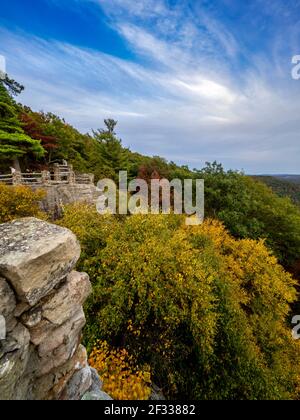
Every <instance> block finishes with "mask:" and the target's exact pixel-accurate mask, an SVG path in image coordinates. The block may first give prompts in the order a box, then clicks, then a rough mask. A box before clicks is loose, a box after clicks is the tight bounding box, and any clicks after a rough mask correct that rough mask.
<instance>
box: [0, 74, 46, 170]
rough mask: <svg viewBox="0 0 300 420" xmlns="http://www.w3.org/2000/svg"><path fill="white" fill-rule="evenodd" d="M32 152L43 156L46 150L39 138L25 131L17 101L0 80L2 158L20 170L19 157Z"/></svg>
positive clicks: (0, 142) (0, 148)
mask: <svg viewBox="0 0 300 420" xmlns="http://www.w3.org/2000/svg"><path fill="white" fill-rule="evenodd" d="M30 153H31V154H33V155H35V156H36V157H42V156H43V155H44V153H45V150H44V149H43V147H42V146H41V142H40V141H39V140H34V139H32V138H31V137H29V136H27V135H26V134H25V133H24V130H23V129H22V125H21V122H20V121H19V119H18V111H17V106H16V103H15V101H14V100H13V99H12V97H11V96H10V94H9V93H8V91H7V90H6V88H5V87H4V84H3V82H1V81H0V160H2V161H3V160H4V161H9V162H11V163H12V164H13V165H14V167H15V168H16V169H17V170H20V164H19V158H22V157H24V156H25V155H26V154H30Z"/></svg>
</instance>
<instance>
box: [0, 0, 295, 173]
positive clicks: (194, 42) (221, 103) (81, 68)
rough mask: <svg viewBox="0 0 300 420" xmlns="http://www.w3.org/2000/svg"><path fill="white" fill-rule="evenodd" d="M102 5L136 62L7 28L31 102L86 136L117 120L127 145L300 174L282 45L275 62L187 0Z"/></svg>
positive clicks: (7, 50)
mask: <svg viewBox="0 0 300 420" xmlns="http://www.w3.org/2000/svg"><path fill="white" fill-rule="evenodd" d="M51 1H53V0H51ZM85 1H87V0H80V1H77V2H75V0H73V7H76V3H77V4H79V3H80V8H81V10H83V8H84V5H83V3H84V2H85ZM94 3H96V4H97V5H96V6H97V7H99V6H100V7H101V8H102V10H103V11H104V13H106V15H107V17H108V19H109V25H110V26H111V27H112V28H113V29H114V30H115V31H116V32H118V33H119V34H120V35H121V36H122V37H123V39H124V41H125V42H126V43H127V44H128V46H129V47H130V49H131V50H132V51H133V52H134V53H135V54H136V59H135V60H131V61H130V60H125V59H122V58H119V57H116V56H112V55H108V54H104V53H102V52H101V51H96V50H90V49H85V48H79V47H77V46H75V45H70V44H66V43H62V42H57V41H55V40H48V41H46V40H43V39H40V38H35V37H33V36H31V35H30V34H26V33H21V32H20V33H11V32H10V31H8V30H5V29H2V30H1V31H0V41H1V49H0V53H1V54H3V55H5V56H6V57H7V60H8V70H9V71H10V73H11V74H12V75H13V76H14V77H15V78H16V79H17V80H19V81H21V82H22V83H24V84H25V85H26V87H27V89H26V92H25V93H24V94H23V95H22V98H21V100H22V102H24V103H27V104H29V105H30V106H32V107H33V108H34V109H41V108H43V109H44V110H45V111H52V112H55V113H58V114H60V115H61V116H63V117H64V118H66V119H67V120H68V121H70V122H71V123H72V124H74V125H75V126H76V127H78V128H79V129H80V130H81V131H89V130H90V129H91V128H97V127H99V126H101V121H102V120H103V119H104V118H105V117H108V116H110V117H114V118H116V119H118V120H119V134H120V136H121V137H122V138H123V141H124V143H125V145H126V146H130V147H131V149H133V150H136V151H139V152H142V153H147V154H150V155H162V156H165V157H166V158H168V159H170V160H174V161H176V162H178V163H182V164H189V165H190V166H192V167H201V166H203V165H204V163H205V161H207V160H209V161H212V160H215V159H217V160H219V161H221V162H223V163H224V165H225V166H226V167H227V168H236V169H242V168H243V169H245V170H246V171H247V172H249V173H272V172H275V173H276V172H277V173H278V172H286V173H293V172H299V155H300V154H299V152H300V146H299V140H298V136H299V132H300V121H299V118H298V114H299V100H300V96H299V94H300V83H298V84H295V82H294V81H292V80H290V79H291V78H290V74H289V72H290V67H289V65H290V63H286V65H285V64H284V59H283V57H282V55H281V54H280V53H279V52H278V45H277V46H276V42H277V41H276V39H275V38H276V37H275V38H274V39H273V44H270V45H272V46H273V50H272V54H271V53H270V55H269V56H268V55H264V54H263V53H262V52H261V51H250V52H249V51H248V50H247V49H246V48H245V45H244V43H243V41H242V40H240V41H239V40H238V39H237V37H236V34H234V33H232V32H231V31H230V30H229V28H228V27H227V26H226V25H225V24H224V22H220V21H219V20H218V19H217V18H216V17H215V16H214V14H213V13H212V12H211V11H208V10H205V9H204V8H201V7H197V8H196V9H191V8H190V7H188V6H187V4H188V2H176V5H175V6H173V7H172V8H170V7H169V6H168V4H167V2H164V1H162V0H159V1H155V2H154V1H152V0H142V1H139V2H138V5H137V4H136V2H132V1H129V0H95V1H94ZM183 3H184V4H183ZM199 3H201V2H199ZM60 7H62V5H61V6H60ZM293 31H295V29H292V30H291V34H290V35H289V34H287V35H288V36H287V38H288V37H289V36H291V39H292V40H293V41H291V43H290V44H291V45H292V44H293V42H294V40H295V36H296V35H295V34H292V32H293ZM279 50H280V48H279ZM220 52H222V53H220ZM299 53H300V51H299ZM249 63H250V64H249Z"/></svg>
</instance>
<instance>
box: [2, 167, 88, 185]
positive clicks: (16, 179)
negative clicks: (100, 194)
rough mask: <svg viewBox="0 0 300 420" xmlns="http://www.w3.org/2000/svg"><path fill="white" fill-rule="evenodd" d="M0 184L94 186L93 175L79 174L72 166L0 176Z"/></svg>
mask: <svg viewBox="0 0 300 420" xmlns="http://www.w3.org/2000/svg"><path fill="white" fill-rule="evenodd" d="M0 183H4V184H6V185H29V186H34V185H61V184H68V185H70V184H79V185H86V184H88V185H94V175H93V174H79V173H76V172H74V171H73V166H72V165H68V166H67V165H66V166H64V165H58V164H55V165H53V170H51V171H42V172H35V173H30V172H28V173H27V172H26V173H21V172H18V171H16V172H14V173H11V174H6V175H0Z"/></svg>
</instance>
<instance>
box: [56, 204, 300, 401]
mask: <svg viewBox="0 0 300 420" xmlns="http://www.w3.org/2000/svg"><path fill="white" fill-rule="evenodd" d="M88 214H89V215H91V211H88V209H87V208H86V207H83V208H80V206H75V208H74V207H70V208H67V209H66V213H65V217H64V219H63V220H62V221H61V223H62V224H63V225H65V226H67V227H69V228H73V229H74V232H79V231H81V241H82V244H83V249H84V254H85V257H84V258H83V259H82V261H81V263H80V269H81V268H82V269H84V270H85V271H88V272H89V274H90V276H91V280H92V282H93V290H94V293H93V296H92V298H91V300H90V301H89V303H88V305H87V308H86V312H87V319H88V324H87V328H86V330H85V343H86V345H87V346H88V347H91V346H92V343H94V342H95V341H96V340H101V341H105V340H106V341H107V342H108V343H109V345H110V346H112V347H113V348H115V349H119V348H122V349H123V348H124V349H126V351H127V352H128V353H129V354H131V355H132V356H133V357H134V359H135V360H136V361H137V363H138V364H139V365H140V366H143V365H149V366H150V367H151V372H152V378H153V382H154V383H155V384H156V385H158V386H159V388H161V389H163V392H164V393H165V395H166V397H168V398H186V399H289V398H291V399H292V398H295V399H296V398H299V395H298V391H299V378H300V346H299V342H297V341H294V340H293V339H292V335H291V326H290V324H289V313H290V305H291V304H292V303H293V302H294V301H295V300H296V289H295V282H294V280H293V279H292V277H291V275H290V274H288V273H287V272H285V271H284V269H283V268H282V267H281V266H280V265H279V264H278V262H277V259H276V258H275V256H274V255H272V254H271V253H270V251H269V250H268V249H267V248H266V246H265V244H264V241H263V240H258V241H255V240H251V239H243V240H238V239H235V238H233V237H232V236H230V234H229V233H228V232H227V231H226V230H225V228H224V227H223V225H222V224H221V223H220V222H218V221H215V220H212V219H210V220H207V221H206V222H205V223H204V224H203V225H201V226H194V227H192V226H186V225H185V224H184V220H185V219H184V218H183V217H181V216H175V215H170V216H162V215H160V216H138V215H137V216H130V217H127V218H126V219H125V220H119V219H117V218H115V217H112V216H105V217H101V216H99V215H98V216H97V215H94V213H93V218H92V219H93V221H90V223H86V220H87V219H88ZM94 216H95V217H94ZM72 225H73V226H74V227H72ZM95 228H96V230H95ZM96 236H98V241H97V244H96V245H95V246H94V247H93V243H94V238H95V237H96Z"/></svg>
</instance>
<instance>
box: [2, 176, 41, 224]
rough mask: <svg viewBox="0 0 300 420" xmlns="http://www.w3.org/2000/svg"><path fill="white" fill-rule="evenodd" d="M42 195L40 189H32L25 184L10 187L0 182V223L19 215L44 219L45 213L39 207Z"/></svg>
mask: <svg viewBox="0 0 300 420" xmlns="http://www.w3.org/2000/svg"><path fill="white" fill-rule="evenodd" d="M44 196H45V192H44V191H42V190H36V191H33V190H32V189H31V188H29V187H26V186H15V187H10V186H6V185H3V184H0V223H5V222H10V221H12V220H14V219H18V218H21V217H38V218H40V219H46V214H45V213H43V212H42V211H41V210H40V207H39V202H40V201H41V200H42V199H43V198H44Z"/></svg>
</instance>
